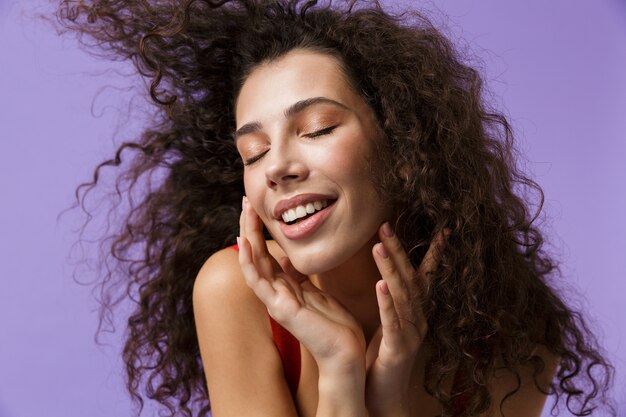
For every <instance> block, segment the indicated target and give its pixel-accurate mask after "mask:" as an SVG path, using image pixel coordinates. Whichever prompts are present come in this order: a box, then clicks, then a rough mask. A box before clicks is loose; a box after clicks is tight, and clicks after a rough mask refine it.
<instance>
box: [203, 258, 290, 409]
mask: <svg viewBox="0 0 626 417" xmlns="http://www.w3.org/2000/svg"><path fill="white" fill-rule="evenodd" d="M193 309H194V319H195V325H196V333H197V337H198V345H199V348H200V355H201V358H202V364H203V368H204V373H205V376H206V381H207V386H208V390H209V392H210V397H211V406H212V409H213V415H215V416H220V415H249V416H256V415H259V416H260V415H284V416H290V415H294V414H295V413H294V411H293V410H294V405H293V402H292V400H291V395H290V393H289V389H288V387H287V384H286V382H285V380H284V376H283V372H282V362H281V360H280V356H279V354H278V351H277V349H276V346H275V344H274V340H273V338H272V331H271V327H270V321H269V316H268V313H267V309H266V308H265V305H264V304H263V303H262V302H261V301H260V300H259V299H258V298H257V297H256V295H255V294H254V292H252V290H251V289H250V288H249V287H248V286H247V285H246V283H245V279H244V276H243V273H242V271H241V268H240V266H239V261H238V252H237V251H236V250H234V249H232V248H226V249H222V250H220V251H218V252H216V253H215V254H213V255H212V256H211V257H210V258H209V259H207V260H206V262H205V263H204V265H203V266H202V268H201V269H200V272H199V273H198V276H197V278H196V281H195V284H194V288H193ZM259 381H263V384H259ZM244 398H245V399H246V401H242V399H244Z"/></svg>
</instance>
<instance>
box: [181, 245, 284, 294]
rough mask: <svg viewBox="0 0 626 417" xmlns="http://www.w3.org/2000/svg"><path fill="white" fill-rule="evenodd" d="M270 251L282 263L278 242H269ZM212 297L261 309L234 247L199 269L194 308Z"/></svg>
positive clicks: (213, 256) (281, 252)
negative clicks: (248, 303)
mask: <svg viewBox="0 0 626 417" xmlns="http://www.w3.org/2000/svg"><path fill="white" fill-rule="evenodd" d="M267 247H268V250H269V252H270V254H271V255H272V256H273V257H274V258H276V259H280V258H281V257H283V256H285V253H284V252H283V251H282V249H281V248H280V246H278V244H277V243H276V242H275V241H273V240H268V241H267ZM209 295H213V296H216V297H217V298H227V299H228V300H229V301H235V300H237V301H243V300H249V301H250V302H252V303H253V304H257V305H258V306H262V303H261V302H260V301H259V300H258V299H257V297H256V296H255V295H254V293H253V292H252V290H251V289H250V288H249V287H248V286H247V285H246V283H245V280H244V276H243V273H242V271H241V267H240V266H239V252H238V251H237V250H236V249H234V248H233V247H228V248H224V249H222V250H219V251H217V252H215V253H214V254H213V255H211V256H210V257H209V258H208V259H207V260H206V261H205V263H204V265H203V266H202V268H200V271H199V273H198V276H197V278H196V281H195V283H194V289H193V302H194V305H196V304H204V302H206V298H205V297H206V296H209ZM233 297H234V298H233ZM211 298H213V297H211Z"/></svg>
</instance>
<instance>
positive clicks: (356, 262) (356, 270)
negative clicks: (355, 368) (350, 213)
mask: <svg viewBox="0 0 626 417" xmlns="http://www.w3.org/2000/svg"><path fill="white" fill-rule="evenodd" d="M377 241H378V240H377V239H376V237H373V238H372V239H371V240H370V241H369V242H367V243H366V244H365V245H364V246H363V247H362V248H361V249H359V251H358V252H357V253H355V254H354V255H353V256H352V257H351V258H350V259H348V261H346V262H345V263H343V264H342V265H340V266H338V267H336V268H334V269H331V270H329V271H326V272H324V273H321V274H314V275H311V276H310V279H311V282H313V284H315V286H317V287H318V288H319V289H321V290H323V291H325V292H327V293H329V294H331V295H332V296H333V297H335V298H336V299H337V300H338V301H339V302H341V303H342V304H343V305H344V306H345V307H346V308H347V309H348V311H350V312H351V313H352V314H353V315H354V317H355V318H356V319H357V321H358V322H359V323H360V324H361V326H362V328H363V332H364V333H365V339H366V340H367V341H368V342H369V340H370V339H371V337H372V336H373V335H374V333H375V332H376V330H377V329H378V326H379V325H380V316H379V313H378V302H377V301H376V288H375V286H376V282H378V281H379V280H380V279H381V276H380V272H379V271H378V268H377V266H376V263H375V262H374V258H373V257H372V247H373V246H374V244H375V243H376V242H377Z"/></svg>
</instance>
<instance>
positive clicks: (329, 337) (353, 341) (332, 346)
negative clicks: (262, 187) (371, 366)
mask: <svg viewBox="0 0 626 417" xmlns="http://www.w3.org/2000/svg"><path fill="white" fill-rule="evenodd" d="M242 206H243V207H242V213H241V217H240V221H239V226H240V238H238V244H239V263H240V265H241V269H242V271H243V274H244V276H245V279H246V283H247V284H248V286H249V287H250V288H251V289H252V290H253V291H254V293H255V294H256V296H257V297H258V298H259V299H260V300H261V301H262V302H263V303H264V304H265V306H266V307H267V310H268V312H269V314H270V316H271V317H272V318H273V319H274V320H276V321H277V322H278V323H280V324H281V325H282V326H283V327H284V328H285V329H287V330H288V331H289V332H290V333H291V334H292V335H293V336H294V337H296V338H297V339H298V340H299V341H300V342H301V343H302V344H303V345H304V346H305V347H306V348H307V349H308V351H309V352H310V353H311V355H312V356H313V358H314V359H315V361H316V363H317V366H318V368H319V372H320V381H322V379H324V377H328V375H329V374H331V375H332V377H331V378H334V379H336V378H341V377H345V378H346V379H354V380H356V381H359V382H362V384H363V386H364V384H365V349H366V346H365V337H364V334H363V330H362V329H361V326H360V325H359V323H358V322H357V321H356V319H355V318H354V316H353V315H352V314H351V313H350V312H349V311H348V310H346V308H345V307H344V306H343V305H341V303H339V302H338V301H337V300H336V299H335V298H333V297H332V296H331V295H329V294H326V293H325V292H323V291H321V290H320V289H318V288H317V287H315V285H313V283H311V281H310V280H309V278H308V277H307V276H306V275H303V274H301V273H300V272H298V271H296V269H295V268H294V267H293V265H292V264H291V262H290V261H289V259H288V258H287V257H284V258H282V259H281V261H280V265H279V264H278V263H277V262H276V260H275V259H274V258H273V257H272V256H271V255H270V253H269V251H268V249H267V243H266V241H265V237H264V236H263V222H262V221H261V219H260V218H259V216H258V215H257V213H256V212H255V211H254V209H253V207H252V206H251V204H250V203H249V202H248V201H247V198H246V197H244V199H243V204H242ZM361 379H362V381H361ZM358 385H361V384H360V383H359V384H358Z"/></svg>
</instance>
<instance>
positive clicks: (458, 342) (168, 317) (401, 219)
mask: <svg viewBox="0 0 626 417" xmlns="http://www.w3.org/2000/svg"><path fill="white" fill-rule="evenodd" d="M57 18H58V20H59V22H60V23H61V25H62V26H63V27H64V28H65V29H66V30H70V31H73V32H74V33H76V34H77V35H78V36H79V38H80V40H81V41H82V43H83V44H84V45H87V47H88V48H91V50H93V51H97V52H98V53H100V54H101V55H104V56H106V57H109V58H113V59H128V60H131V61H132V62H133V64H134V65H135V67H136V68H137V71H138V72H139V74H140V75H141V76H142V77H144V78H145V79H147V80H149V81H150V86H149V93H150V96H151V98H152V100H153V102H154V104H155V107H156V110H155V113H156V114H157V120H156V122H155V123H154V125H153V126H152V127H151V128H149V129H147V130H145V131H144V132H143V134H142V135H141V136H140V137H139V138H137V140H136V141H134V142H126V143H123V144H122V145H121V146H119V148H118V149H117V152H116V154H115V156H114V157H113V158H111V159H109V160H106V161H104V162H102V163H101V164H100V165H98V167H97V168H96V169H95V172H94V176H93V179H92V180H91V181H90V182H87V183H84V184H81V185H80V186H79V187H78V189H77V199H78V201H79V204H83V208H84V199H85V198H86V196H87V195H88V194H89V193H90V191H91V190H92V189H93V188H94V187H95V186H96V185H97V184H98V179H99V176H100V174H101V171H102V169H103V168H105V167H118V168H119V169H120V170H121V172H120V174H119V175H118V179H117V183H116V190H117V193H118V196H119V195H121V194H122V193H125V192H128V193H130V192H133V191H137V187H139V186H138V184H140V183H141V181H142V179H146V178H152V177H153V176H155V174H159V173H164V174H163V175H161V176H160V177H159V176H158V175H157V177H158V178H160V180H159V181H157V183H156V184H153V186H152V187H150V188H148V189H146V190H144V191H143V193H141V192H140V194H141V199H140V201H138V202H134V203H131V205H130V207H129V208H128V211H127V212H126V214H125V217H124V221H123V222H122V224H121V228H120V229H119V232H117V233H115V234H112V235H110V236H107V238H108V239H107V240H106V242H108V243H109V244H110V248H109V249H108V257H109V259H110V260H113V261H115V262H116V263H117V265H118V266H120V267H121V268H122V269H121V270H118V272H114V271H113V270H112V269H109V270H108V273H107V274H106V275H105V277H104V279H103V280H102V282H101V283H100V285H101V290H102V291H103V294H106V296H105V297H103V305H102V310H101V316H100V320H101V324H102V320H105V318H106V316H107V314H106V313H107V312H108V311H109V309H110V308H111V307H112V305H111V304H115V302H117V301H119V300H120V299H121V298H123V297H127V298H129V299H131V300H133V301H134V302H135V310H134V312H133V313H132V315H130V317H129V318H128V329H127V335H126V338H125V345H124V351H123V359H124V361H125V364H126V372H127V388H128V390H129V391H130V393H131V395H132V397H133V399H134V400H136V401H137V402H138V404H139V406H140V407H142V406H143V400H142V398H143V397H144V396H145V397H147V398H150V399H154V400H156V401H158V402H159V403H160V404H162V406H164V407H165V408H166V409H167V410H168V411H169V413H170V415H172V416H174V415H184V416H191V415H192V414H193V413H194V410H195V409H198V410H199V414H200V415H206V414H207V413H208V411H209V410H210V402H209V393H208V392H207V386H206V381H205V379H204V374H203V367H202V363H201V360H200V355H199V348H198V342H197V339H196V332H195V323H194V315H193V309H192V301H191V299H192V297H191V294H192V288H193V285H194V280H195V277H196V275H197V273H198V271H199V270H200V267H201V266H202V264H203V263H204V262H205V260H206V259H207V258H208V257H209V256H210V255H212V254H213V253H215V252H216V251H218V250H220V249H222V248H224V247H226V246H228V245H231V244H233V243H234V242H235V238H236V236H237V234H238V216H239V212H240V204H241V198H242V195H243V194H244V187H243V177H242V176H243V165H242V162H241V160H240V157H239V155H238V153H237V149H236V148H235V146H234V143H233V136H232V135H233V132H234V128H235V118H234V114H235V112H234V103H235V99H236V97H237V94H238V92H239V89H240V88H241V85H242V83H243V82H244V80H245V79H246V77H247V75H248V74H249V73H250V72H251V71H252V70H253V69H254V68H255V67H256V66H258V65H259V64H261V63H264V62H268V61H271V60H274V59H276V58H279V57H281V56H282V55H284V54H285V53H287V52H289V51H290V50H293V49H294V48H306V49H310V50H314V51H318V52H322V53H327V54H330V55H332V56H335V57H337V58H338V60H339V62H340V63H341V65H342V68H343V70H344V71H345V73H346V75H347V76H348V79H349V80H350V82H351V84H352V86H353V87H354V88H355V91H357V92H358V93H359V94H360V95H361V96H362V97H363V98H364V99H365V100H366V102H367V103H368V104H369V105H370V106H371V107H372V109H373V110H374V112H375V114H376V117H377V119H378V123H379V125H380V128H381V129H382V132H383V134H384V136H385V138H386V141H385V143H384V145H383V146H382V149H380V152H381V153H380V155H381V157H380V160H379V163H380V165H381V166H380V167H379V171H380V173H381V174H382V175H378V176H377V179H376V181H377V188H378V190H379V193H380V194H381V196H382V197H383V198H384V199H385V201H387V202H388V203H389V204H391V205H392V206H393V207H395V208H396V209H397V213H396V214H397V216H396V218H397V222H396V230H397V233H398V235H399V237H400V238H401V240H402V242H403V243H404V246H405V248H408V253H409V256H410V258H411V261H412V262H413V263H414V264H415V265H418V264H419V263H420V261H421V259H422V257H423V256H424V253H425V251H426V248H427V247H428V245H429V243H430V241H431V239H432V237H433V234H434V231H436V230H441V229H442V228H447V229H449V230H450V235H449V238H448V244H447V245H446V248H445V251H444V253H443V254H442V257H441V259H442V261H441V264H440V266H439V268H438V270H437V271H436V272H435V273H434V276H433V282H436V285H432V288H430V296H429V298H428V301H427V303H426V305H425V308H426V310H427V317H428V325H429V332H428V335H427V338H428V342H429V343H431V344H432V345H433V346H436V347H437V349H435V350H434V351H433V352H432V353H431V354H430V355H431V357H430V358H429V359H428V361H427V363H428V365H427V368H426V373H425V380H424V387H425V389H426V390H427V392H429V393H430V394H431V395H433V396H434V397H435V398H437V399H438V400H439V401H440V403H441V405H442V410H443V416H450V415H452V414H453V413H454V412H455V410H454V402H455V399H457V398H458V397H460V396H463V397H464V398H469V401H468V403H467V408H466V409H465V410H464V411H463V415H464V416H473V415H477V414H478V413H480V412H483V411H485V410H487V409H488V408H489V407H490V406H491V403H492V398H491V396H490V393H489V391H488V385H487V382H488V377H489V375H491V374H492V372H493V371H494V369H496V368H505V369H508V370H510V371H511V372H513V373H514V374H515V375H517V377H518V378H517V380H518V387H517V389H515V390H513V391H512V392H510V393H509V395H507V397H506V398H508V397H509V396H510V395H514V394H515V392H517V391H518V390H519V388H520V383H519V381H520V374H519V370H518V369H519V367H520V366H521V365H525V366H528V365H530V366H532V367H533V368H532V369H534V376H535V385H536V386H537V387H538V388H539V389H542V390H544V388H541V387H540V385H539V383H538V381H537V376H538V375H539V374H540V373H541V372H542V370H543V369H544V368H545V366H546V364H545V363H544V361H543V360H542V359H541V357H539V356H538V355H535V354H534V353H533V352H534V350H533V349H534V347H536V346H537V345H543V346H545V347H546V348H547V349H548V351H549V352H550V353H551V354H553V355H555V356H556V357H559V359H560V363H559V367H558V370H557V373H556V375H555V377H554V379H553V382H552V383H551V386H550V389H549V390H548V391H545V393H546V394H552V395H555V396H556V400H557V401H556V404H555V407H556V406H557V405H558V404H559V403H563V402H564V403H565V405H566V406H567V408H568V409H569V410H570V411H571V412H572V413H573V414H575V415H577V416H583V415H588V414H590V413H591V412H592V411H593V410H594V409H596V408H597V407H599V406H602V405H603V404H608V403H610V400H609V399H608V398H607V392H608V389H609V386H610V384H611V380H612V376H613V368H612V367H611V365H610V364H609V363H608V362H607V360H606V359H605V358H604V356H603V353H602V351H601V349H600V347H599V345H598V343H597V341H596V339H595V338H594V336H593V334H592V332H591V331H590V329H589V327H588V326H587V324H586V322H585V320H584V319H583V318H582V316H581V314H580V313H579V312H577V311H575V310H573V309H572V308H570V307H569V306H568V305H566V303H565V302H564V301H563V300H562V299H561V297H560V296H559V294H558V293H557V291H556V290H555V289H554V288H553V285H551V280H552V279H553V278H554V277H556V276H559V275H560V274H559V269H558V266H557V263H556V261H555V260H554V259H553V258H552V257H551V256H550V255H549V254H548V253H547V251H546V249H545V248H544V240H543V236H542V233H541V232H540V230H539V228H538V226H536V224H535V220H536V219H537V218H538V216H539V212H540V211H541V205H542V203H543V193H542V191H541V188H540V187H539V186H538V185H537V184H536V183H535V182H533V181H532V180H531V179H529V178H528V177H526V176H525V175H524V173H523V172H521V170H520V169H519V168H518V167H517V155H516V151H515V147H514V141H513V135H512V129H511V127H510V125H509V123H508V122H507V120H506V118H505V117H504V116H503V115H502V114H501V113H498V112H497V111H496V110H493V109H491V108H490V106H489V104H488V103H487V102H486V100H485V99H484V97H483V96H484V91H483V86H482V80H481V76H480V74H479V73H478V72H477V71H476V70H475V69H473V68H471V67H469V66H467V65H466V64H464V62H463V58H462V57H461V56H460V54H459V53H458V51H456V50H455V48H454V47H453V45H452V44H451V43H450V41H449V40H447V39H446V37H444V36H443V35H442V34H441V33H440V32H439V31H438V30H437V29H435V28H434V27H433V25H432V24H431V22H430V21H429V20H428V18H427V17H425V16H423V15H420V14H419V13H417V12H405V13H402V14H392V13H390V12H388V11H385V10H384V8H383V7H382V6H381V5H380V4H379V3H378V2H377V1H357V0H353V1H344V2H341V3H340V4H339V5H337V4H336V3H335V4H331V3H330V2H329V3H328V4H323V5H321V4H317V1H315V0H308V1H300V0H232V1H228V0H220V1H218V0H213V1H211V0H170V1H156V0H154V1H151V0H136V1H126V0H63V1H61V2H60V5H59V7H58V10H57ZM128 154H130V155H132V156H133V157H132V158H131V159H130V163H126V164H125V163H123V160H126V159H127V156H128ZM140 191H141V190H140ZM532 193H534V195H536V196H538V197H539V198H538V200H540V201H539V204H538V206H539V207H538V209H537V210H535V211H533V210H531V208H530V207H531V203H530V202H529V201H527V198H528V196H529V195H531V194H532ZM119 271H121V272H119ZM120 289H122V290H121V291H120ZM113 300H116V301H113ZM457 370H459V371H460V372H461V374H462V375H466V376H467V377H466V378H465V380H464V381H463V383H462V384H460V386H459V387H457V388H458V389H456V390H455V391H454V392H452V393H450V392H447V391H446V390H445V389H444V383H443V382H444V381H445V380H446V378H450V377H452V376H453V375H454V374H455V372H456V371H457ZM506 398H505V399H504V400H503V401H502V402H504V401H505V400H506ZM559 400H560V401H559ZM500 407H502V403H501V404H500ZM609 408H611V407H610V406H609ZM553 411H554V408H553Z"/></svg>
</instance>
